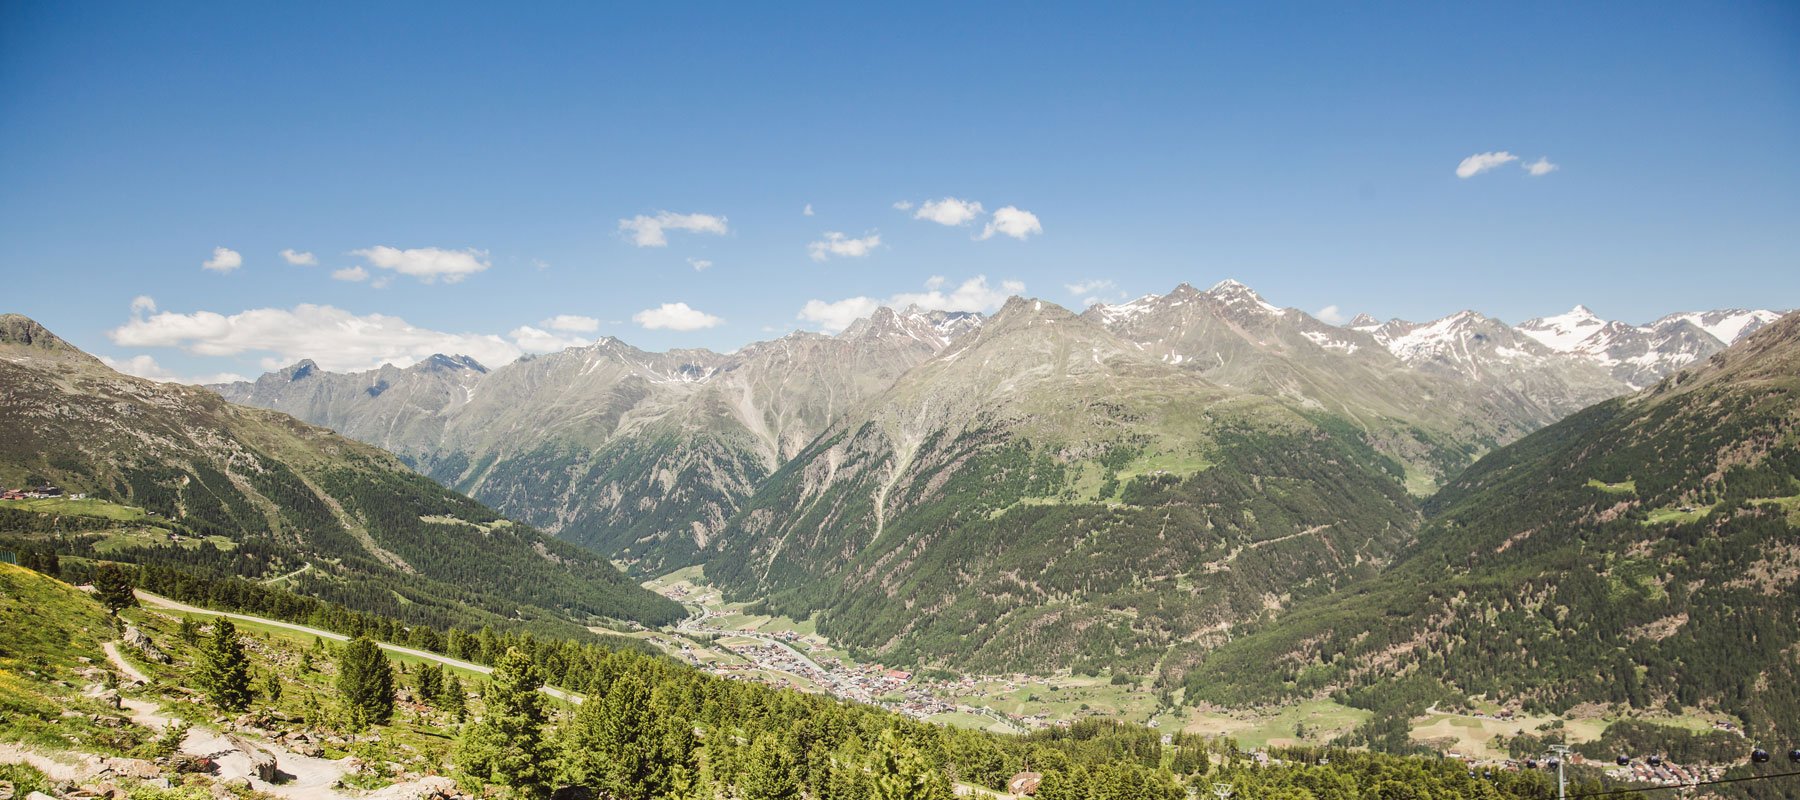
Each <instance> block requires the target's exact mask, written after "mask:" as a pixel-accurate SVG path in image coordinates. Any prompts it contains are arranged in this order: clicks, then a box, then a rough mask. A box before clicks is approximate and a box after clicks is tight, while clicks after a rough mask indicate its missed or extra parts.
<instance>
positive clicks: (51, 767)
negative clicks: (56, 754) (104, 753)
mask: <svg viewBox="0 0 1800 800" xmlns="http://www.w3.org/2000/svg"><path fill="white" fill-rule="evenodd" d="M0 764H27V765H30V766H32V767H35V768H36V769H37V771H39V772H42V773H44V774H45V775H46V776H48V777H49V778H50V780H53V781H76V780H81V779H82V778H85V777H87V776H88V775H92V774H93V773H94V770H95V767H94V766H93V765H92V764H71V763H69V762H66V761H59V760H57V759H54V758H51V757H49V756H46V755H44V754H43V753H40V752H38V751H36V750H33V749H30V748H28V747H26V746H24V745H22V744H15V743H13V742H0Z"/></svg>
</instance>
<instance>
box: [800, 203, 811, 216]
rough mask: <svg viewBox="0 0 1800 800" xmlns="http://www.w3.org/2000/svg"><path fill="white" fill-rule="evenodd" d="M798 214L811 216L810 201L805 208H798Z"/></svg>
mask: <svg viewBox="0 0 1800 800" xmlns="http://www.w3.org/2000/svg"><path fill="white" fill-rule="evenodd" d="M800 215H801V216H806V217H810V216H812V215H813V210H812V203H807V204H806V208H803V209H800Z"/></svg>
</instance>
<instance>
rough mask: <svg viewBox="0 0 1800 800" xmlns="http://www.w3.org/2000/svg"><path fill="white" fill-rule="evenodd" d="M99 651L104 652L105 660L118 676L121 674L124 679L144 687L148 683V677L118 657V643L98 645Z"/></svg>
mask: <svg viewBox="0 0 1800 800" xmlns="http://www.w3.org/2000/svg"><path fill="white" fill-rule="evenodd" d="M100 649H102V650H105V651H106V660H107V661H110V662H112V665H113V668H114V669H116V670H118V671H119V672H120V674H123V675H124V676H125V677H127V678H130V679H132V680H134V681H137V682H138V683H142V684H145V685H148V684H149V683H150V676H148V675H145V674H144V673H142V672H139V671H138V668H137V667H134V666H132V665H131V662H129V661H126V660H125V659H124V658H123V657H121V656H120V655H119V643H118V642H107V643H106V644H103V645H100Z"/></svg>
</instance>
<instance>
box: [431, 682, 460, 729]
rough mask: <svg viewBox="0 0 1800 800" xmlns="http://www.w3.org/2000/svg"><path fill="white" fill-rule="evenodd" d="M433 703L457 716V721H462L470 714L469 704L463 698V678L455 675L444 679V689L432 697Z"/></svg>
mask: <svg viewBox="0 0 1800 800" xmlns="http://www.w3.org/2000/svg"><path fill="white" fill-rule="evenodd" d="M431 703H432V705H435V706H437V707H438V708H441V709H443V710H444V711H445V712H447V713H449V714H450V715H451V716H453V717H455V718H456V721H457V722H462V721H463V720H464V719H467V718H468V716H469V707H468V704H467V702H466V701H465V700H464V699H463V683H462V678H458V677H456V676H455V675H451V676H449V677H447V678H445V679H444V690H443V691H441V692H439V693H438V696H437V697H435V698H432V701H431Z"/></svg>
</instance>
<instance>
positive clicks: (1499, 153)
mask: <svg viewBox="0 0 1800 800" xmlns="http://www.w3.org/2000/svg"><path fill="white" fill-rule="evenodd" d="M1518 160H1519V157H1518V156H1515V155H1513V154H1512V153H1508V152H1506V151H1505V150H1496V151H1494V152H1492V153H1476V154H1475V155H1472V156H1469V157H1468V158H1465V159H1463V160H1462V163H1460V164H1457V165H1456V177H1458V178H1473V177H1475V176H1476V175H1480V174H1481V173H1483V172H1487V171H1488V170H1490V169H1493V168H1495V167H1498V166H1502V165H1504V164H1507V163H1509V162H1513V161H1518Z"/></svg>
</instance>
